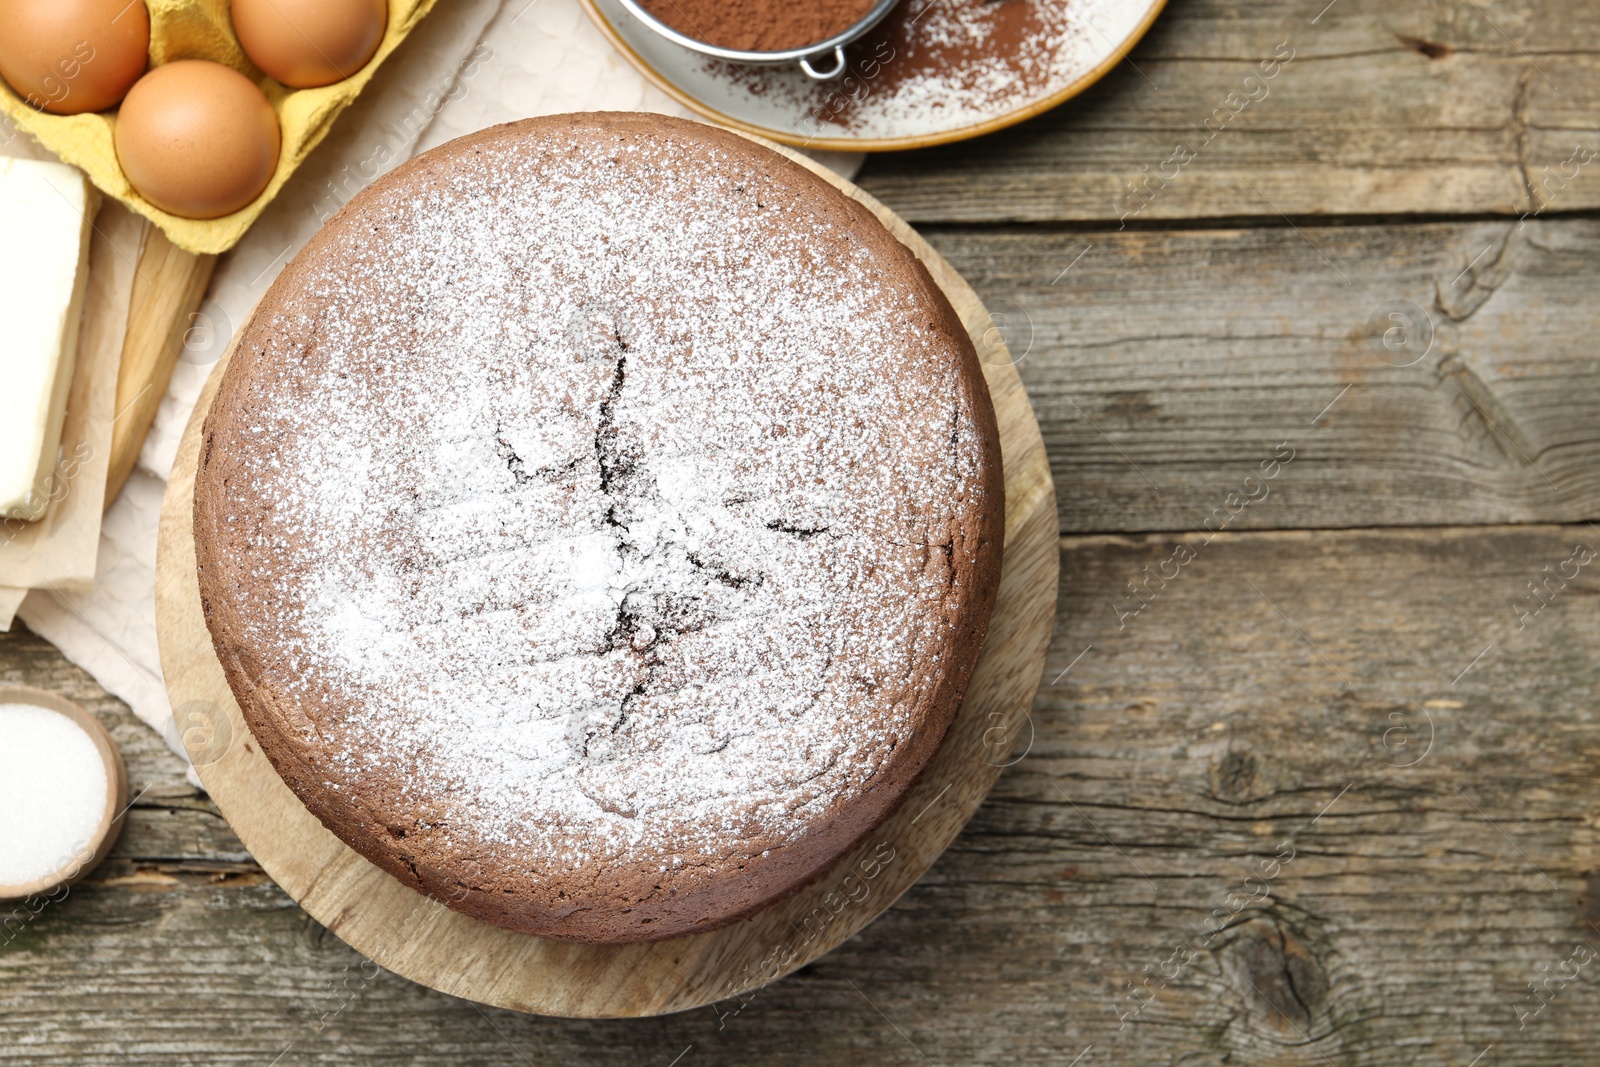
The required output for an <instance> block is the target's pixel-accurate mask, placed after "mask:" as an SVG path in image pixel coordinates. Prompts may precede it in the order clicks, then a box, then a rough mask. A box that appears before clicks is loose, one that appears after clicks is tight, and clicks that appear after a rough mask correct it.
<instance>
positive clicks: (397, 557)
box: [221, 136, 983, 899]
mask: <svg viewBox="0 0 1600 1067" xmlns="http://www.w3.org/2000/svg"><path fill="white" fill-rule="evenodd" d="M697 150H701V151H706V152H707V154H708V155H709V156H710V157H711V158H709V159H708V160H707V161H706V163H707V164H709V165H705V166H702V167H698V168H684V167H681V166H677V165H676V162H677V159H678V157H679V156H680V155H681V153H682V151H683V149H682V146H681V145H678V146H671V145H656V144H652V143H650V142H648V141H642V140H632V141H630V140H628V139H625V138H624V139H617V140H614V141H612V142H609V143H606V144H604V145H597V144H596V143H595V142H594V141H593V140H590V139H585V138H582V137H577V136H574V137H573V138H571V140H570V141H569V142H567V143H564V144H558V145H556V146H554V148H552V149H551V150H548V151H545V152H543V153H540V154H538V155H537V156H536V157H535V156H533V155H519V154H517V153H515V152H512V153H506V154H501V155H484V156H481V157H477V158H474V159H472V160H470V162H469V163H468V164H466V165H464V166H461V167H458V168H457V169H455V170H452V171H447V172H441V173H440V174H439V175H437V176H436V178H435V179H434V180H433V181H432V182H430V183H422V184H421V185H420V186H418V187H415V188H412V189H411V190H410V191H409V193H408V195H407V197H405V198H401V199H397V200H394V201H392V202H391V203H389V204H387V205H386V208H385V212H384V214H383V216H382V217H381V220H380V221H379V222H378V223H375V224H374V225H373V226H371V227H347V228H344V229H340V230H337V231H336V233H335V234H334V236H333V237H332V238H330V240H331V241H333V242H335V243H334V245H333V247H331V248H330V249H329V250H328V254H329V255H335V256H337V257H338V260H339V261H340V262H345V263H352V264H355V266H354V267H353V268H351V269H350V270H349V271H348V273H346V274H344V275H335V274H329V273H327V272H323V273H318V274H314V275H310V276H308V277H307V278H305V279H304V280H302V282H301V283H300V284H301V285H302V286H303V288H304V292H305V298H304V300H303V301H301V302H300V303H297V304H291V305H289V306H288V307H286V308H283V309H280V310H279V311H277V312H276V314H278V315H279V316H280V318H279V320H278V321H272V320H267V321H264V322H262V323H260V324H257V325H256V326H255V327H253V328H254V329H255V334H254V336H256V337H258V338H261V339H263V341H262V344H263V346H264V347H263V349H262V352H263V353H264V355H263V362H262V363H261V364H260V366H261V367H263V368H266V370H264V371H263V372H262V373H263V374H264V375H265V377H264V378H263V379H262V380H261V382H259V383H258V384H257V386H256V388H255V393H254V396H253V399H254V402H255V403H256V404H257V407H256V408H254V409H253V410H252V412H251V414H250V417H249V418H248V420H246V422H245V423H244V424H243V425H242V426H241V427H240V428H238V429H237V432H236V440H234V441H232V442H231V444H230V450H229V455H230V462H234V463H237V464H238V469H239V470H240V471H241V472H242V473H243V474H245V475H247V476H248V482H249V484H251V485H252V486H253V487H255V489H256V490H257V491H259V492H260V493H262V494H263V495H264V496H265V498H266V499H267V500H269V501H270V505H269V506H266V507H264V508H258V509H256V510H254V511H251V510H249V509H245V508H239V509H237V510H238V519H237V521H236V520H235V518H234V517H233V515H232V514H230V515H229V516H228V517H226V518H224V519H222V520H221V521H222V524H223V526H224V527H226V532H227V534H228V536H229V537H230V538H233V539H234V540H235V542H236V545H237V552H236V555H237V559H238V560H240V561H242V562H239V563H238V565H239V566H241V567H243V568H245V570H246V571H247V572H248V574H249V575H250V576H251V577H252V581H251V582H250V583H248V593H247V594H241V596H242V597H243V598H244V600H243V602H242V603H241V604H240V605H239V610H238V612H237V617H238V620H239V621H238V624H237V625H238V626H239V627H240V629H241V631H242V638H243V640H244V641H245V642H246V643H247V644H248V645H249V646H250V647H256V648H272V649H280V650H283V653H282V656H281V657H280V658H279V659H278V660H276V661H273V662H271V663H269V664H267V666H266V668H265V670H264V671H263V673H262V674H261V681H262V683H263V684H265V685H270V686H271V687H272V688H273V690H274V692H279V693H282V694H283V695H284V696H285V697H286V698H287V699H286V700H285V701H284V702H283V704H282V707H283V708H284V710H283V711H282V714H283V715H284V716H285V719H284V725H285V727H286V728H287V729H288V730H289V732H290V733H291V734H293V733H295V732H299V733H300V734H301V735H302V736H303V737H305V738H306V739H307V740H306V744H307V745H314V746H315V750H314V751H313V750H312V749H311V748H308V749H306V751H307V753H308V758H310V759H314V761H315V763H314V766H315V768H316V773H317V774H318V775H319V776H320V777H321V779H322V784H323V786H324V787H325V788H327V789H329V790H330V791H332V792H334V793H337V794H341V795H346V796H358V795H364V791H370V789H371V788H372V787H371V783H372V782H374V781H379V780H381V781H393V782H395V783H397V784H396V785H395V786H394V793H395V795H394V796H391V797H387V798H385V799H384V800H383V804H384V805H385V806H386V810H387V812H388V814H387V815H386V816H385V818H386V820H387V821H388V822H389V824H390V825H389V828H388V829H387V830H386V831H385V832H384V833H383V836H384V838H386V839H388V840H389V841H391V842H393V843H396V844H397V845H403V846H404V848H405V849H408V850H410V849H415V848H422V847H424V845H425V847H426V848H427V849H428V850H430V854H431V855H433V856H435V857H444V858H446V859H448V858H449V857H452V856H454V857H456V858H457V859H458V860H460V861H461V862H467V861H468V860H469V859H470V858H471V857H474V856H478V855H481V854H484V853H485V851H486V850H492V851H493V852H494V854H495V855H496V856H497V857H501V858H503V859H504V861H505V862H506V863H507V864H508V865H510V866H511V867H514V868H516V869H517V870H519V871H521V872H522V873H523V875H524V876H525V877H526V878H528V879H530V880H533V881H536V882H537V881H543V882H545V883H548V884H552V885H554V884H558V883H560V879H561V878H563V877H571V876H574V875H577V874H581V875H582V876H583V878H584V879H586V880H587V879H592V878H594V877H596V875H595V871H596V870H601V869H604V865H605V864H607V863H645V864H653V865H655V866H656V867H658V868H659V869H660V870H661V871H663V872H666V871H671V870H681V869H689V868H703V867H706V866H707V865H715V864H717V863H719V862H722V861H723V860H725V859H728V858H730V857H741V856H757V855H763V854H765V853H766V852H767V851H769V850H782V849H784V848H785V847H786V846H788V845H790V844H792V843H794V842H796V841H798V840H800V839H801V838H802V837H803V836H804V835H805V834H806V833H807V832H808V831H809V830H810V829H811V828H813V827H814V826H815V825H817V824H818V822H819V820H825V819H827V818H828V816H829V814H830V813H831V812H833V811H836V810H838V806H839V805H840V804H847V803H849V801H850V800H851V798H852V797H853V796H856V795H859V794H861V793H862V792H863V791H865V790H868V789H870V788H871V787H872V786H873V783H874V782H875V781H876V776H877V775H878V774H879V773H880V771H881V769H882V768H883V767H884V766H886V765H887V764H888V762H889V761H890V760H891V759H892V758H893V757H894V754H895V753H896V752H897V751H898V750H899V749H900V748H902V747H903V746H905V745H906V744H907V743H908V742H909V741H910V739H911V736H912V733H913V731H914V730H915V729H916V728H917V726H918V724H919V722H920V721H921V719H920V716H921V715H922V714H923V713H924V712H923V708H924V707H925V706H926V703H927V701H928V700H929V699H931V694H932V693H933V692H934V691H935V690H936V688H937V687H938V686H939V685H940V683H941V681H942V679H943V675H942V670H943V666H942V663H941V659H940V657H941V654H942V650H943V649H945V648H946V646H947V645H948V643H949V642H950V641H951V640H952V639H953V635H954V623H953V621H952V620H954V619H957V618H959V617H960V613H961V610H962V608H963V606H964V605H965V604H966V603H967V601H968V600H969V599H970V598H971V597H973V596H974V595H980V594H979V593H978V591H975V590H972V589H969V588H967V587H966V586H965V585H963V584H962V583H961V582H960V581H958V580H957V576H958V575H957V572H958V570H959V569H960V567H962V566H968V565H970V559H968V558H967V557H966V556H962V555H961V553H960V552H958V550H957V547H956V546H957V541H956V535H955V533H953V531H955V530H956V529H957V528H958V527H959V525H960V523H961V522H962V517H963V516H964V515H966V514H968V513H969V512H970V510H971V509H973V508H975V507H978V506H980V505H981V504H982V503H983V502H982V500H981V499H979V498H980V497H981V488H980V486H979V484H978V483H979V477H978V474H979V468H980V463H981V459H982V456H981V453H980V450H979V448H978V441H977V438H976V433H977V431H976V430H975V429H974V428H973V426H972V419H971V414H970V411H968V410H966V408H964V405H967V404H969V403H970V400H969V399H968V394H967V393H966V392H964V391H963V390H964V387H963V385H962V383H961V382H960V381H959V380H958V379H957V378H956V376H955V375H954V374H953V373H951V371H950V368H951V366H952V355H951V351H950V349H949V348H948V347H946V346H945V344H944V343H943V342H941V341H940V340H939V339H938V338H937V337H936V336H932V335H930V333H929V331H928V330H927V328H926V325H927V323H928V322H929V321H930V319H932V318H934V317H935V315H936V311H935V310H934V309H933V308H932V307H931V306H930V304H929V301H928V298H927V296H926V295H925V294H924V293H922V292H921V291H919V290H917V289H916V288H915V287H913V286H909V285H907V284H905V283H904V282H903V281H901V280H898V279H896V278H894V277H886V276H883V275H882V272H880V271H876V270H874V263H873V258H872V254H871V253H870V252H869V250H867V249H866V248H865V247H864V246H863V245H862V244H861V243H860V242H858V241H853V240H852V239H851V236H850V233H849V231H848V229H846V228H842V226H841V223H840V222H839V221H838V220H837V219H831V218H827V217H822V216H819V215H817V214H815V213H813V212H809V211H807V210H806V208H805V205H804V203H801V202H797V201H796V199H795V198H794V197H793V196H792V195H791V194H790V193H788V192H787V191H786V189H785V188H784V186H783V185H782V184H781V183H777V182H774V181H772V180H771V178H770V177H769V176H768V175H766V174H764V173H763V172H762V171H761V169H760V168H758V167H754V166H752V165H751V164H750V163H749V162H748V161H747V160H744V159H739V158H733V157H729V156H727V155H725V154H719V153H718V152H717V151H716V150H715V149H710V150H705V149H697ZM646 187H648V188H646ZM673 205H685V207H684V208H683V209H681V210H680V209H675V208H673V207H672V206H673ZM687 205H694V207H692V208H690V207H687ZM708 205H710V206H708ZM775 217H781V218H782V220H783V225H781V226H777V227H774V226H773V225H772V223H773V220H774V218H775ZM820 249H825V250H827V252H826V254H824V253H823V252H822V251H819V250H820ZM464 279H470V283H468V282H467V281H464ZM547 323H553V324H559V325H558V326H556V327H554V328H550V329H547V328H546V327H545V326H544V325H543V324H547ZM278 338H295V339H296V340H293V341H280V340H278ZM228 510H229V511H230V512H232V511H234V509H233V508H232V507H230V508H229V509H228ZM962 551H964V552H968V553H970V546H969V547H968V548H966V549H964V550H962ZM958 556H960V557H961V558H958ZM394 831H401V832H402V833H395V832H394ZM418 842H422V843H423V844H418ZM408 862H409V861H408ZM597 864H598V865H599V866H598V867H597V866H596V865H597ZM418 877H419V878H420V877H421V876H420V875H419V876H418ZM560 884H563V885H564V884H565V883H560ZM568 888H570V886H569V887H568ZM562 892H563V893H565V892H566V889H563V890H562ZM563 899H565V897H563Z"/></svg>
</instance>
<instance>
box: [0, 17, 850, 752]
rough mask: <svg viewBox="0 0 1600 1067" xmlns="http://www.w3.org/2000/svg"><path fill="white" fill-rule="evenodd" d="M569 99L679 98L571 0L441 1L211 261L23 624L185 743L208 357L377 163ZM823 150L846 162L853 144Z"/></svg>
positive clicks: (574, 105) (662, 109) (659, 107)
mask: <svg viewBox="0 0 1600 1067" xmlns="http://www.w3.org/2000/svg"><path fill="white" fill-rule="evenodd" d="M563 111H653V112H657V113H661V114H671V115H687V114H688V113H687V112H686V111H684V110H683V109H682V108H681V107H679V106H678V105H677V104H676V103H674V102H673V101H672V100H671V99H670V98H669V97H667V96H666V95H665V94H663V93H662V92H660V91H659V90H657V89H656V88H654V87H653V86H652V85H650V84H649V83H648V82H647V81H645V79H644V78H643V77H642V76H640V75H639V74H638V73H637V72H635V71H634V69H633V68H632V67H630V66H629V65H628V64H627V62H626V61H625V60H624V59H622V57H621V56H619V55H617V54H616V52H615V51H614V50H613V49H612V48H611V46H610V45H609V44H607V42H606V41H605V39H604V38H603V37H601V36H600V34H599V31H597V30H596V29H595V28H594V26H593V25H592V24H591V23H590V22H589V20H588V18H587V16H585V15H584V13H583V10H582V9H581V8H580V7H579V6H578V2H577V0H503V2H502V0H451V2H449V3H443V4H440V5H439V6H438V7H437V8H436V9H435V10H434V12H433V13H432V14H431V15H429V16H428V17H427V18H426V19H424V20H423V22H422V24H421V25H420V26H418V27H417V29H416V30H415V31H413V33H412V35H411V37H410V38H409V39H407V41H406V43H405V44H404V45H402V46H401V48H400V49H399V50H398V51H397V52H396V53H395V54H394V55H393V56H392V57H391V58H390V59H389V62H388V63H387V64H385V66H384V68H383V69H382V70H381V71H379V72H378V75H377V77H375V78H374V79H373V81H372V83H371V84H370V85H369V86H368V87H367V90H366V92H364V93H363V94H362V96H361V97H360V99H358V100H357V101H356V103H355V104H354V105H353V106H352V107H351V108H350V110H349V111H347V112H345V114H344V115H343V116H342V117H341V118H340V119H339V120H338V123H337V124H336V125H335V127H334V129H333V132H332V133H331V134H330V135H329V137H328V139H327V140H326V141H325V142H323V144H322V145H321V147H319V148H318V149H317V150H316V151H315V152H314V153H312V155H311V157H310V158H309V159H307V160H306V162H305V163H304V164H303V165H302V167H301V169H300V171H299V172H298V173H297V174H296V175H295V177H294V178H293V179H292V180H291V181H290V183H289V184H288V185H287V186H286V187H285V188H284V190H283V192H282V193H281V194H280V195H279V197H278V199H277V200H276V201H275V202H274V203H273V204H272V206H271V207H270V208H269V209H268V210H267V212H266V213H265V214H264V215H262V217H261V219H260V220H259V221H258V222H257V223H256V224H255V226H254V227H252V228H251V230H250V232H249V234H247V235H246V236H245V238H244V240H243V241H241V242H240V243H239V245H238V247H236V248H235V249H234V250H233V251H232V252H230V253H228V254H227V255H226V256H225V257H223V259H222V260H221V262H219V263H218V265H217V271H216V275H215V278H214V280H213V281H212V285H211V291H210V293H209V295H208V297H207V299H206V301H205V303H204V304H203V305H202V306H201V310H200V314H201V318H199V319H197V320H196V323H195V326H196V329H194V330H192V331H191V334H190V340H189V342H188V345H187V348H186V351H185V354H184V358H183V361H182V362H180V363H179V365H178V369H177V371H176V372H175V373H174V374H173V377H172V385H171V387H170V388H169V389H168V390H167V395H166V397H165V398H164V399H163V401H162V403H161V409H160V411H159V412H158V414H157V415H156V421H155V425H154V427H153V428H152V429H151V431H150V436H149V438H148V439H147V440H146V442H145V445H144V450H143V451H142V452H141V453H140V456H139V465H138V467H137V468H135V470H134V472H133V475H132V476H131V477H130V478H129V479H128V483H127V487H126V488H125V489H124V490H123V492H122V495H121V496H120V497H119V498H118V500H117V502H116V503H115V504H114V505H113V506H112V508H111V510H110V512H108V513H107V515H106V518H105V523H104V526H103V528H102V530H101V533H100V553H99V559H98V563H97V569H96V575H95V588H94V591H93V592H90V593H81V594H68V593H50V592H42V591H35V592H33V593H31V594H29V596H28V598H27V599H26V600H25V601H24V602H23V604H22V607H21V608H20V609H19V611H18V615H19V617H21V618H22V619H23V621H24V622H26V623H27V624H28V627H29V628H30V629H32V630H33V631H34V632H35V633H38V634H39V635H41V636H43V637H44V638H46V639H47V640H49V641H50V642H51V643H53V644H54V645H55V646H56V647H57V648H59V649H60V650H61V651H62V653H63V654H64V655H66V657H67V658H68V659H70V660H72V661H73V662H74V663H76V664H78V665H79V666H81V667H83V668H84V669H85V670H87V671H88V672H89V673H90V674H92V675H94V677H95V679H96V680H97V681H98V682H99V683H100V684H101V685H102V686H104V687H105V688H106V690H107V691H108V692H111V693H113V694H115V695H116V696H118V697H120V698H121V699H123V700H125V701H127V703H128V704H129V706H131V707H132V708H133V710H134V713H135V714H137V715H138V716H139V718H141V719H143V720H144V721H145V722H147V723H149V724H150V725H151V726H152V727H153V728H155V729H156V730H158V731H160V732H161V733H162V735H163V736H164V737H165V738H166V739H167V743H168V744H169V745H170V746H171V747H172V749H173V751H175V752H177V753H178V754H179V755H182V754H183V746H182V744H181V742H180V741H179V739H178V737H177V736H176V731H175V730H174V729H173V727H172V708H171V705H170V704H169V703H168V701H167V693H166V687H165V685H164V683H163V682H162V678H161V662H160V656H159V654H158V652H157V647H156V630H155V563H156V538H157V527H158V523H159V518H160V513H161V497H162V493H163V492H164V490H165V488H166V477H167V474H168V472H169V471H171V469H172V463H173V459H174V457H175V456H176V454H177V450H178V442H179V440H180V438H181V437H182V435H183V430H184V427H185V425H186V424H187V423H188V420H189V414H190V412H191V411H192V410H193V408H194V403H195V400H196V398H197V397H198V396H199V393H200V389H201V386H202V385H204V383H205V379H206V376H207V375H208V374H209V373H210V370H211V365H212V364H214V363H215V362H216V360H217V359H218V358H220V357H221V355H222V353H223V352H224V351H225V350H226V348H227V344H228V341H229V340H230V339H231V337H232V336H233V333H234V331H235V329H236V328H237V327H239V326H241V325H243V323H244V321H245V319H246V318H247V317H248V316H249V313H250V310H251V308H253V307H254V306H255V303H256V301H257V300H258V299H259V298H260V296H261V294H262V293H263V292H265V291H266V289H267V287H268V286H269V285H270V284H271V283H272V281H273V279H275V278H276V277H277V275H278V272H279V271H281V270H282V269H283V266H284V264H285V263H287V262H288V261H289V260H290V259H292V258H293V257H294V254H295V252H296V251H297V250H298V249H299V248H300V246H301V245H303V244H305V242H306V241H307V240H308V239H309V238H310V237H311V235H312V234H314V233H315V232H316V231H317V229H318V227H320V226H321V224H322V222H323V221H324V220H325V219H326V218H328V217H329V216H330V215H331V214H332V213H333V211H335V210H337V209H338V207H339V206H340V205H342V204H343V203H344V202H345V201H347V200H348V199H349V198H350V197H351V196H352V195H354V194H355V193H356V192H357V191H359V190H360V189H361V188H362V187H364V186H366V185H368V184H370V183H371V181H372V180H373V179H374V178H376V177H378V176H379V175H380V174H382V173H384V172H386V171H388V170H391V169H393V167H395V166H396V165H398V164H399V163H401V162H403V161H405V160H406V159H409V158H410V157H411V156H413V155H415V154H416V153H417V152H419V151H423V150H425V149H428V148H432V147H434V146H436V145H440V144H443V143H444V142H445V141H448V140H451V139H452V138H454V137H459V136H461V135H462V134H465V133H470V132H472V131H473V130H478V129H482V128H483V127H485V126H490V125H493V124H495V123H498V122H506V121H510V120H512V119H518V118H526V117H529V116H534V115H548V114H555V113H558V112H563ZM18 140H19V141H20V140H21V139H20V138H19V139H18ZM6 151H7V152H8V153H11V154H26V152H27V149H26V148H24V149H23V150H22V152H16V151H14V150H13V148H12V147H11V146H8V147H7V149H6ZM818 157H819V158H821V159H822V160H823V162H825V163H826V164H827V165H828V166H830V167H832V168H833V169H834V170H836V171H838V172H839V173H841V174H844V175H846V176H853V175H854V173H855V172H856V170H857V169H859V167H860V164H861V159H862V157H861V156H859V155H840V154H832V153H830V154H825V155H824V154H821V153H819V154H818Z"/></svg>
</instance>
